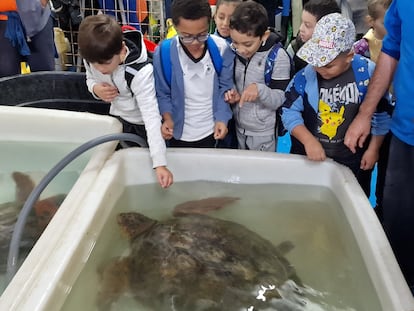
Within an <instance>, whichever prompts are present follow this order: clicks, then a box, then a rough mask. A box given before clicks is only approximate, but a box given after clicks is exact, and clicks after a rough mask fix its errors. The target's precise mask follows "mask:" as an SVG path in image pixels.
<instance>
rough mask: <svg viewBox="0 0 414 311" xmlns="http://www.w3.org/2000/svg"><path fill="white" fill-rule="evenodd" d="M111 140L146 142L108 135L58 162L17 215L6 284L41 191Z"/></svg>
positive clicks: (15, 262) (125, 136)
mask: <svg viewBox="0 0 414 311" xmlns="http://www.w3.org/2000/svg"><path fill="white" fill-rule="evenodd" d="M113 140H119V141H130V142H134V143H137V144H138V145H140V146H146V145H147V144H146V141H145V140H144V139H143V138H141V137H140V136H138V135H135V134H129V133H116V134H108V135H105V136H101V137H97V138H94V139H92V140H90V141H88V142H86V143H84V144H82V145H80V146H79V147H77V148H76V149H74V150H73V151H71V152H70V153H68V154H67V155H66V156H65V157H64V158H63V159H62V160H60V161H59V162H58V163H57V164H56V165H55V166H54V167H53V168H52V169H51V170H50V171H49V172H48V173H47V174H46V175H45V176H44V177H43V178H42V180H41V181H40V182H39V184H38V185H37V186H36V187H35V188H34V189H33V191H32V192H31V193H30V195H29V197H28V198H27V200H26V202H25V203H24V205H23V208H22V210H21V211H20V213H19V217H18V218H17V221H16V224H15V226H14V230H13V234H12V238H11V241H10V248H9V255H8V258H7V282H8V283H10V281H11V280H12V278H13V277H14V275H15V274H16V272H17V262H18V258H19V247H20V239H21V237H22V234H23V230H24V227H25V225H26V221H27V217H28V216H29V214H30V211H31V210H32V208H33V206H34V204H35V203H36V201H37V200H38V199H39V197H40V194H41V193H42V191H43V190H44V189H45V188H46V187H47V185H48V184H49V183H50V182H51V181H52V180H53V178H54V177H55V176H56V175H57V174H59V173H60V171H61V170H62V169H64V168H65V167H66V165H68V164H69V163H71V162H72V161H73V160H75V159H76V158H77V157H78V156H80V155H81V154H82V153H84V152H86V151H88V150H89V149H91V148H93V147H95V146H97V145H100V144H103V143H106V142H109V141H113Z"/></svg>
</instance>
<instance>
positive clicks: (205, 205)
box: [173, 197, 240, 216]
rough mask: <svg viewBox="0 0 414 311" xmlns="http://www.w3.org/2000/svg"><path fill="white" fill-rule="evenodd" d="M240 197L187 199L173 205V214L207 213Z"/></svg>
mask: <svg viewBox="0 0 414 311" xmlns="http://www.w3.org/2000/svg"><path fill="white" fill-rule="evenodd" d="M239 199H240V198H236V197H212V198H206V199H201V200H194V201H187V202H184V203H181V204H178V205H176V206H175V207H174V210H173V215H174V216H182V215H188V214H207V213H208V212H209V211H211V210H216V209H221V208H223V207H224V206H226V205H228V204H230V203H233V202H235V201H237V200H239Z"/></svg>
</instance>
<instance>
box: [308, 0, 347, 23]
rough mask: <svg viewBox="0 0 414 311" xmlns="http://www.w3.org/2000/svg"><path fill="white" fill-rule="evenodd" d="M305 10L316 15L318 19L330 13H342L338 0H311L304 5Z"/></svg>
mask: <svg viewBox="0 0 414 311" xmlns="http://www.w3.org/2000/svg"><path fill="white" fill-rule="evenodd" d="M303 10H304V11H306V12H309V13H310V14H312V15H313V16H315V18H316V21H319V20H320V19H321V18H322V17H323V16H325V15H328V14H332V13H341V8H340V7H339V6H338V3H337V2H336V0H309V1H308V2H306V4H305V5H304V6H303Z"/></svg>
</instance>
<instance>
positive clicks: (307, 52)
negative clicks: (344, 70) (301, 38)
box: [296, 39, 340, 67]
mask: <svg viewBox="0 0 414 311" xmlns="http://www.w3.org/2000/svg"><path fill="white" fill-rule="evenodd" d="M339 54H340V52H338V53H332V49H327V48H323V47H321V46H320V45H319V44H318V43H317V42H315V41H312V39H310V40H308V41H306V42H305V44H304V45H303V46H302V47H301V48H300V49H299V51H298V52H297V54H296V55H297V56H298V57H299V58H300V59H302V60H304V61H305V62H307V63H308V64H310V65H312V66H314V67H323V66H326V65H328V64H329V63H330V62H331V61H333V60H334V59H335V58H336V57H337V56H338V55H339Z"/></svg>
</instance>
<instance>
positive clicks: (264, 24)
mask: <svg viewBox="0 0 414 311" xmlns="http://www.w3.org/2000/svg"><path fill="white" fill-rule="evenodd" d="M268 27H269V19H268V17H267V12H266V9H265V8H264V6H263V5H261V4H260V3H257V2H254V1H251V0H248V1H244V2H242V3H240V4H239V5H238V6H237V7H236V9H235V10H234V12H233V15H232V16H231V18H230V29H234V30H237V31H238V32H240V33H242V34H247V35H249V36H253V37H261V36H263V35H264V34H265V32H266V30H267V29H268Z"/></svg>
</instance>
